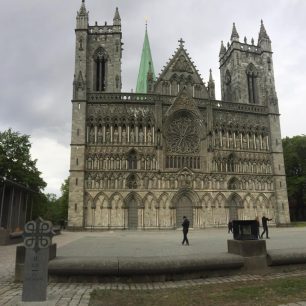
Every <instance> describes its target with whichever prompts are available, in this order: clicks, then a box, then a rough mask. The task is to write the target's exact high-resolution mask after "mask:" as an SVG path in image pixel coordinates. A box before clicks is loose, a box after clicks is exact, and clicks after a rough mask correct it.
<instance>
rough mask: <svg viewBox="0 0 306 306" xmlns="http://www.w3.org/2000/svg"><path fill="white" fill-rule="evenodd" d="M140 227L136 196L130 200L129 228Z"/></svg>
mask: <svg viewBox="0 0 306 306" xmlns="http://www.w3.org/2000/svg"><path fill="white" fill-rule="evenodd" d="M137 227H138V204H137V200H136V199H135V197H134V196H132V197H131V198H130V199H129V202H128V229H137Z"/></svg>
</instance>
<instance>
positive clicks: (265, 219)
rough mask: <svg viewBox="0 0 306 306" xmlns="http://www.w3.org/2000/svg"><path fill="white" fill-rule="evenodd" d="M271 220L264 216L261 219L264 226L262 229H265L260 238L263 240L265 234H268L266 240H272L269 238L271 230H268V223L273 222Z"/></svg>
mask: <svg viewBox="0 0 306 306" xmlns="http://www.w3.org/2000/svg"><path fill="white" fill-rule="evenodd" d="M271 220H272V219H269V218H267V217H266V216H263V217H262V218H261V224H262V227H263V232H262V233H261V235H260V238H262V237H263V235H264V233H266V238H267V239H270V237H269V229H268V221H271Z"/></svg>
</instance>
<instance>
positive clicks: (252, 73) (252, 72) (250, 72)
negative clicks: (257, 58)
mask: <svg viewBox="0 0 306 306" xmlns="http://www.w3.org/2000/svg"><path fill="white" fill-rule="evenodd" d="M246 74H247V82H248V92H249V103H251V104H258V94H257V84H256V78H257V75H258V74H257V70H256V68H255V66H254V65H253V64H250V65H249V66H248V67H247V70H246Z"/></svg>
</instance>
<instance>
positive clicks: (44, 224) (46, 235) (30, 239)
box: [23, 217, 54, 253]
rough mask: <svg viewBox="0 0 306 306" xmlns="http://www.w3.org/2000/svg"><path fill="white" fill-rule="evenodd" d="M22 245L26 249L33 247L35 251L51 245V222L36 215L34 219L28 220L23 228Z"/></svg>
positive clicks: (52, 234)
mask: <svg viewBox="0 0 306 306" xmlns="http://www.w3.org/2000/svg"><path fill="white" fill-rule="evenodd" d="M23 236H24V246H25V248H27V249H34V251H35V253H37V252H38V251H39V250H40V249H45V248H48V247H49V246H50V245H51V242H52V237H53V236H54V233H53V231H52V223H51V222H50V221H44V220H43V219H42V218H40V217H38V218H37V219H36V221H30V222H28V223H27V224H26V225H25V229H24V234H23Z"/></svg>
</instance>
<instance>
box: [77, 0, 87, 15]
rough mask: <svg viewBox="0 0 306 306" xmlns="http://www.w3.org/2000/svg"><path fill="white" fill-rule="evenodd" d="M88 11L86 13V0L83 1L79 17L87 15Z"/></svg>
mask: <svg viewBox="0 0 306 306" xmlns="http://www.w3.org/2000/svg"><path fill="white" fill-rule="evenodd" d="M86 14H87V11H86V6H85V0H82V4H81V7H80V10H79V15H86Z"/></svg>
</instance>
